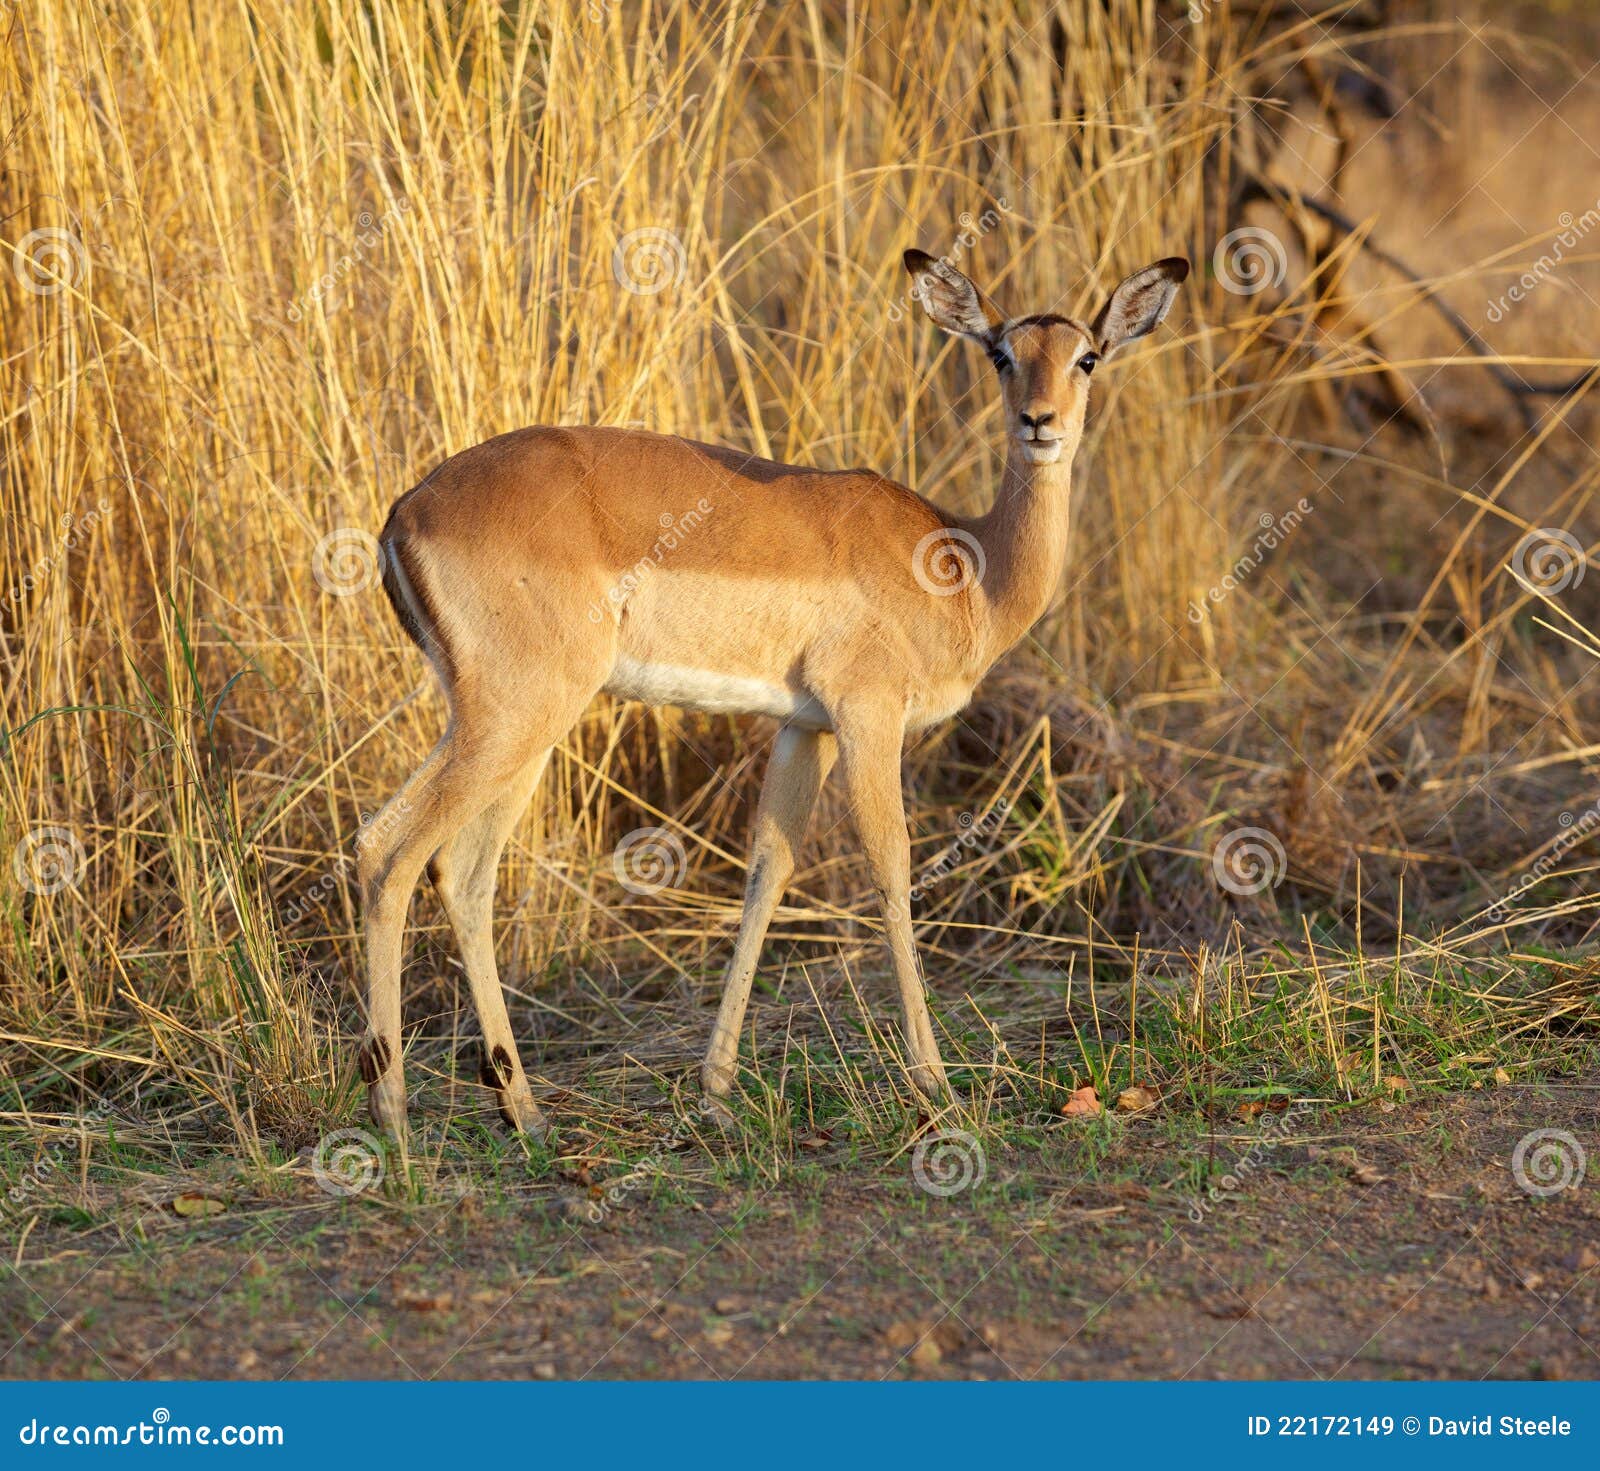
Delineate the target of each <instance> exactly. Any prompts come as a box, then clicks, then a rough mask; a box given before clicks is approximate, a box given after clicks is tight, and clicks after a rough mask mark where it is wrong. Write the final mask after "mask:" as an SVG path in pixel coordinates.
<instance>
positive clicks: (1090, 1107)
mask: <svg viewBox="0 0 1600 1471" xmlns="http://www.w3.org/2000/svg"><path fill="white" fill-rule="evenodd" d="M1105 1111H1106V1108H1105V1105H1104V1104H1103V1103H1101V1101H1100V1095H1099V1094H1098V1093H1096V1092H1095V1088H1094V1084H1093V1083H1085V1084H1084V1086H1083V1087H1081V1088H1078V1089H1075V1090H1074V1091H1073V1094H1072V1097H1071V1098H1069V1099H1068V1100H1067V1101H1066V1102H1065V1103H1063V1104H1062V1105H1061V1112H1062V1113H1063V1114H1065V1115H1066V1116H1067V1117H1068V1118H1069V1119H1091V1118H1099V1117H1100V1115H1101V1114H1103V1113H1104V1112H1105Z"/></svg>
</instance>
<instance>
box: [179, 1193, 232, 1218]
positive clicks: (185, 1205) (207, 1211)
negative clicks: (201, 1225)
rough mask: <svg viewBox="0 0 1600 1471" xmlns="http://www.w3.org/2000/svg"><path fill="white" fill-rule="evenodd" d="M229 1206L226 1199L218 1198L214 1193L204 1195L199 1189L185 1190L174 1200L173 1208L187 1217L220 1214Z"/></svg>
mask: <svg viewBox="0 0 1600 1471" xmlns="http://www.w3.org/2000/svg"><path fill="white" fill-rule="evenodd" d="M227 1208H228V1203H227V1202H226V1201H224V1200H218V1199H217V1198H216V1196H214V1195H202V1194H201V1193H200V1192H199V1191H198V1190H185V1191H184V1192H183V1194H182V1195H179V1196H175V1197H174V1198H173V1201H172V1209H173V1210H174V1211H175V1212H176V1213H177V1214H178V1215H180V1216H184V1217H187V1218H200V1217H205V1216H220V1215H221V1214H222V1213H223V1211H225V1210H227Z"/></svg>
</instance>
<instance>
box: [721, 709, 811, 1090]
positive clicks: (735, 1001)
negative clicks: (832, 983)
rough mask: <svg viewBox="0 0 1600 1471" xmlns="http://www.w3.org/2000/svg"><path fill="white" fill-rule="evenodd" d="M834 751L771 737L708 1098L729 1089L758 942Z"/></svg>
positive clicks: (796, 731) (804, 737) (795, 738)
mask: <svg viewBox="0 0 1600 1471" xmlns="http://www.w3.org/2000/svg"><path fill="white" fill-rule="evenodd" d="M835 750H836V747H835V744H834V739H833V736H832V735H831V734H830V733H829V732H827V731H816V730H802V729H800V728H799V727H798V726H792V725H786V726H785V727H784V728H783V729H782V730H780V731H779V732H778V737H777V739H776V740H775V741H774V742H773V745H772V755H771V756H770V757H769V758H768V760H767V772H766V775H765V776H764V777H763V778H762V781H761V797H760V800H759V801H758V802H757V803H756V815H755V821H754V822H752V823H751V825H750V868H749V874H748V877H747V878H746V879H745V887H744V915H743V917H742V918H741V919H740V921H739V938H738V940H737V941H735V943H734V947H733V958H732V959H731V960H730V961H729V962H728V969H727V973H726V975H725V976H724V978H723V982H722V1005H721V1007H720V1008H719V1009H718V1011H717V1025H716V1028H715V1029H714V1030H713V1032H712V1034H711V1045H710V1047H709V1048H708V1049H707V1050H706V1060H705V1065H704V1066H703V1067H702V1068H701V1070H700V1081H701V1084H702V1085H703V1086H704V1088H705V1090H706V1092H707V1093H709V1094H711V1095H712V1096H713V1097H715V1098H725V1097H726V1096H727V1094H728V1090H729V1088H731V1087H732V1085H733V1074H734V1065H735V1062H736V1060H737V1058H738V1054H739V1030H740V1028H741V1027H743V1026H744V1013H745V1008H746V1007H747V1006H748V1005H749V1003H750V987H751V985H752V984H753V983H754V981H755V974H756V962H757V961H758V960H759V959H760V958H761V942H762V941H763V940H764V939H765V938H766V934H767V926H768V925H770V924H771V923H772V916H773V912H774V911H775V910H776V909H777V907H778V901H779V900H780V899H782V898H783V891H784V888H785V887H786V886H787V885H788V882H789V879H790V877H791V876H792V875H793V873H794V865H795V858H796V855H797V854H798V853H799V851H800V842H801V839H802V838H804V836H805V831H806V823H807V821H808V820H809V818H810V816H811V809H812V808H813V807H814V806H815V805H816V801H817V793H818V792H820V791H821V790H822V784H823V782H824V781H826V780H827V777H828V771H829V768H830V767H832V765H833V758H834V753H835Z"/></svg>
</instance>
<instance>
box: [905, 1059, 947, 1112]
mask: <svg viewBox="0 0 1600 1471" xmlns="http://www.w3.org/2000/svg"><path fill="white" fill-rule="evenodd" d="M911 1082H912V1084H913V1085H914V1086H915V1088H916V1090H917V1092H919V1093H920V1094H921V1095H922V1096H923V1097H924V1098H926V1099H927V1100H928V1101H929V1102H931V1103H943V1102H944V1101H945V1100H946V1099H947V1098H948V1097H949V1096H950V1084H949V1081H948V1080H947V1079H946V1078H945V1075H944V1068H943V1067H942V1066H941V1065H940V1064H938V1063H933V1064H931V1065H930V1064H926V1063H923V1064H919V1065H918V1066H916V1067H914V1068H912V1069H911Z"/></svg>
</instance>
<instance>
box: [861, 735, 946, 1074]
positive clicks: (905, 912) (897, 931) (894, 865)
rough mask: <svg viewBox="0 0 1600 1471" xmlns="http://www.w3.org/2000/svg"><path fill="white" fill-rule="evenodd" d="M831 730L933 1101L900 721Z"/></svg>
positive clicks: (914, 1052) (916, 1057) (909, 1039)
mask: <svg viewBox="0 0 1600 1471" xmlns="http://www.w3.org/2000/svg"><path fill="white" fill-rule="evenodd" d="M838 731H839V748H840V754H841V756H842V758H843V761H844V774H845V781H846V782H847V783H848V785H849V788H850V801H851V805H852V807H853V809H854V812H855V819H856V831H857V833H858V834H859V835H860V838H861V846H862V848H863V849H864V850H865V852H866V857H867V866H868V869H869V871H870V872H871V874H872V882H873V886H874V888H876V890H877V892H878V905H879V908H880V910H881V912H882V914H883V927H884V931H885V933H886V935H887V938H888V941H889V955H890V958H891V960H892V961H893V963H894V974H895V980H896V982H897V983H898V984H899V987H900V1006H901V1009H902V1011H903V1013H904V1016H905V1039H906V1049H907V1051H908V1053H909V1054H910V1069H909V1070H910V1073H911V1081H912V1082H913V1083H914V1084H916V1086H917V1088H918V1089H919V1090H920V1091H921V1092H922V1093H924V1094H925V1095H926V1096H927V1097H929V1098H931V1099H934V1100H938V1099H941V1098H943V1097H944V1095H945V1093H946V1090H947V1084H946V1082H945V1076H944V1064H943V1062H942V1061H940V1058H939V1044H938V1043H937V1042H936V1041H935V1040H934V1036H933V1021H932V1018H931V1017H929V1015H928V998H927V993H926V991H925V990H924V988H923V984H922V974H921V971H920V969H919V968H918V965H917V950H916V944H915V942H914V941H913V939H912V931H911V838H910V835H909V834H908V833H907V831H906V812H905V803H904V801H903V800H902V798H901V795H900V748H901V744H902V742H903V741H904V738H905V727H904V722H903V721H902V720H899V719H896V720H893V721H890V720H887V719H884V718H883V717H882V716H881V715H877V714H872V715H869V716H867V717H866V718H864V719H860V720H850V719H844V720H840V722H839V724H838Z"/></svg>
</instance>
